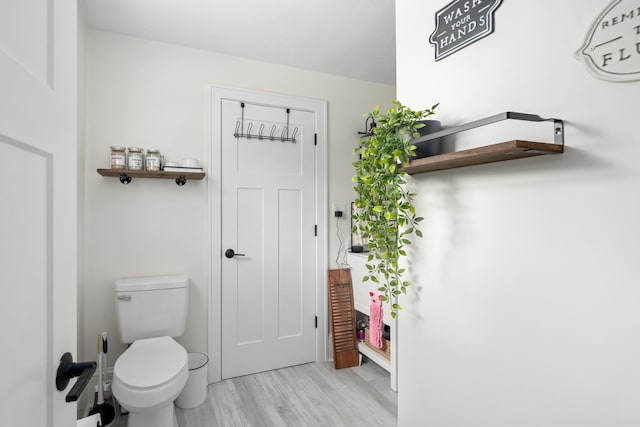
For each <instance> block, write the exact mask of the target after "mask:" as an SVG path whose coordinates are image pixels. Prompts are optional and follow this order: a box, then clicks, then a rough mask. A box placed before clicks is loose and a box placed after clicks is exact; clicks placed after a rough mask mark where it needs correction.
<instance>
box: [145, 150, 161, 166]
mask: <svg viewBox="0 0 640 427" xmlns="http://www.w3.org/2000/svg"><path fill="white" fill-rule="evenodd" d="M146 167H147V168H146V169H147V170H148V171H159V170H160V150H158V149H156V148H150V149H148V150H147V157H146Z"/></svg>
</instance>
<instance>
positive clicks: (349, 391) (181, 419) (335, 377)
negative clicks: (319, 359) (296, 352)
mask: <svg viewBox="0 0 640 427" xmlns="http://www.w3.org/2000/svg"><path fill="white" fill-rule="evenodd" d="M176 416H177V418H178V425H179V426H180V427H218V426H224V427H272V426H273V427H276V426H286V427H289V426H291V427H314V426H318V427H320V426H322V427H342V426H344V427H347V426H348V427H359V426H362V427H364V426H367V427H369V426H380V427H393V426H396V425H397V395H396V393H395V392H393V391H392V390H391V389H390V388H389V374H388V373H387V372H386V371H384V370H383V369H382V368H380V367H379V366H378V365H376V364H375V363H373V362H369V363H365V364H363V365H362V366H359V367H355V368H347V369H339V370H335V369H334V368H333V363H311V364H307V365H300V366H293V367H290V368H285V369H279V370H276V371H269V372H262V373H259V374H254V375H247V376H244V377H238V378H232V379H228V380H224V381H222V382H219V383H214V384H210V385H209V388H208V390H207V400H206V401H205V402H204V403H203V404H202V405H200V406H199V407H197V408H194V409H180V408H176ZM111 425H112V426H113V427H120V426H126V416H123V417H119V419H118V420H117V423H113V424H111ZM110 427H111V426H110Z"/></svg>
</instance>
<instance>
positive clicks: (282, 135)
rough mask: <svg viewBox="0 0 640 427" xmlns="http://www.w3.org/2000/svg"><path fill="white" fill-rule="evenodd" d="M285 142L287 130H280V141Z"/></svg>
mask: <svg viewBox="0 0 640 427" xmlns="http://www.w3.org/2000/svg"><path fill="white" fill-rule="evenodd" d="M286 140H287V128H286V127H284V128H282V134H280V141H282V142H285V141H286Z"/></svg>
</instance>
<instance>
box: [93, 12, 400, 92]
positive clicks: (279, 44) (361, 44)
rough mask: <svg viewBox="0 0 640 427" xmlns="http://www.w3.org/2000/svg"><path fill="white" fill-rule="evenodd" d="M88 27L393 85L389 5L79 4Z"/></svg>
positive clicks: (392, 32) (392, 30)
mask: <svg viewBox="0 0 640 427" xmlns="http://www.w3.org/2000/svg"><path fill="white" fill-rule="evenodd" d="M81 1H84V10H85V15H86V21H87V26H88V27H89V28H91V29H97V30H103V31H111V32H115V33H120V34H126V35H130V36H134V37H140V38H144V39H149V40H157V41H161V42H166V43H173V44H178V45H183V46H189V47H193V48H197V49H205V50H210V51H214V52H220V53H223V54H228V55H234V56H240V57H246V58H251V59H256V60H259V61H264V62H270V63H275V64H281V65H287V66H291V67H297V68H302V69H306V70H313V71H319V72H322V73H327V74H334V75H339V76H344V77H349V78H354V79H359V80H366V81H372V82H377V83H386V84H391V85H394V84H395V1H394V0H319V1H318V0H316V1H312V0H81Z"/></svg>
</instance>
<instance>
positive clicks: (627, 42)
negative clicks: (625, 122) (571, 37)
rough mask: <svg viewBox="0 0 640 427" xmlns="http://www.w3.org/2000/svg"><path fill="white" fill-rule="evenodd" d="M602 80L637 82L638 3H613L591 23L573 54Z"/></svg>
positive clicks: (639, 0) (635, 0)
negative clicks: (582, 40) (582, 41)
mask: <svg viewBox="0 0 640 427" xmlns="http://www.w3.org/2000/svg"><path fill="white" fill-rule="evenodd" d="M576 56H577V57H578V58H579V59H583V60H584V62H585V64H586V65H587V68H588V70H589V71H590V72H591V73H592V74H593V75H595V76H596V77H598V78H600V79H602V80H608V81H612V82H630V81H635V80H640V0H615V1H613V2H612V3H610V4H609V6H607V7H606V8H605V10H604V11H603V12H602V13H601V14H600V16H599V17H598V19H596V21H595V22H594V24H593V26H592V27H591V30H590V31H589V33H588V34H587V37H586V38H585V41H584V44H583V46H582V48H581V49H580V50H579V51H578V52H576Z"/></svg>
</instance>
